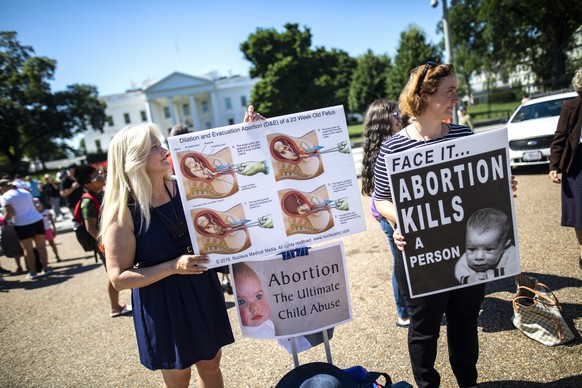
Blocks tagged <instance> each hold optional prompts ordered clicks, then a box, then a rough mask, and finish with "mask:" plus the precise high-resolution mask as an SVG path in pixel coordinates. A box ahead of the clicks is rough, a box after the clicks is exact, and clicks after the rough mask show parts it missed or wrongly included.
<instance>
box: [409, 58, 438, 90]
mask: <svg viewBox="0 0 582 388" xmlns="http://www.w3.org/2000/svg"><path fill="white" fill-rule="evenodd" d="M431 66H434V67H437V66H438V63H436V62H432V61H426V63H425V64H424V69H423V70H422V74H420V77H418V83H417V84H416V90H415V91H414V93H416V94H419V93H420V88H421V87H422V83H423V82H424V78H425V77H426V73H427V72H428V69H429V68H430V67H431Z"/></svg>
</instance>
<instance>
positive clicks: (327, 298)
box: [231, 242, 352, 346]
mask: <svg viewBox="0 0 582 388" xmlns="http://www.w3.org/2000/svg"><path fill="white" fill-rule="evenodd" d="M297 250H302V251H303V252H302V255H294V256H296V257H292V258H287V259H285V260H283V258H282V256H281V255H277V256H276V257H273V256H271V257H269V258H268V259H265V260H259V261H252V262H251V261H247V262H238V263H235V264H233V265H232V267H231V276H232V280H233V285H234V294H235V300H236V304H237V312H238V317H239V322H240V325H241V331H242V333H243V335H244V336H247V337H253V338H277V339H280V338H288V337H299V336H307V335H309V334H313V333H317V332H321V331H322V330H326V329H329V328H333V327H335V326H337V325H339V324H342V323H346V322H349V321H350V320H351V319H352V312H351V303H350V294H349V289H348V281H347V273H346V268H345V261H344V253H343V245H342V244H341V242H340V243H332V244H330V245H326V246H321V247H316V248H301V249H297ZM307 338H310V337H307ZM306 345H308V346H309V344H306ZM311 345H313V343H311Z"/></svg>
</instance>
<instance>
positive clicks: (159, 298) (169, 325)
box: [129, 195, 234, 370]
mask: <svg viewBox="0 0 582 388" xmlns="http://www.w3.org/2000/svg"><path fill="white" fill-rule="evenodd" d="M172 203H173V205H174V208H175V210H176V213H177V214H178V217H180V218H181V221H185V220H184V210H183V208H182V203H181V201H180V197H179V195H175V196H174V198H173V199H172V202H168V203H166V204H164V205H162V206H159V207H157V208H156V210H157V211H158V212H160V213H162V214H163V215H164V216H165V217H166V219H165V220H162V219H161V217H160V216H159V215H158V214H157V212H156V211H152V212H151V224H150V227H149V229H148V230H147V231H140V223H141V221H140V216H139V207H137V206H135V205H132V204H130V205H129V208H130V211H131V213H132V218H133V224H134V227H135V238H136V252H135V262H136V263H140V265H142V264H143V265H146V266H150V265H155V264H158V263H161V262H164V261H167V260H171V259H174V258H176V257H178V256H180V255H182V254H184V253H186V250H187V247H188V246H190V245H191V242H190V237H189V235H188V233H187V232H186V233H185V234H184V235H183V236H182V237H180V238H177V239H174V238H173V237H172V235H171V234H170V232H169V230H168V227H167V225H166V224H167V223H168V220H171V221H172V222H175V221H176V216H175V214H174V210H173V209H172V205H171V204H172ZM164 222H165V223H164ZM132 303H133V321H134V325H135V332H136V337H137V345H138V349H139V356H140V361H141V363H142V364H143V365H144V366H145V367H146V368H148V369H151V370H156V369H184V368H188V367H190V366H192V365H193V364H195V363H197V362H198V361H200V360H211V359H213V358H214V357H215V356H216V353H217V352H218V351H219V350H220V348H221V347H223V346H225V345H228V344H230V343H233V342H234V337H233V334H232V329H231V326H230V321H229V319H228V314H227V312H226V305H225V301H224V294H223V292H222V288H221V285H220V282H219V281H218V277H217V275H216V272H215V271H214V270H209V271H207V272H205V273H203V274H201V275H171V276H169V277H166V278H164V279H162V280H160V281H157V282H155V283H153V284H150V285H149V286H146V287H141V288H134V289H133V290H132Z"/></svg>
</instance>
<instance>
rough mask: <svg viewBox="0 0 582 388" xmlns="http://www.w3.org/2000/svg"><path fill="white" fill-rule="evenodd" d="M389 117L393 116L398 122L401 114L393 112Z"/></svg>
mask: <svg viewBox="0 0 582 388" xmlns="http://www.w3.org/2000/svg"><path fill="white" fill-rule="evenodd" d="M388 116H392V117H394V118H395V119H397V120H398V119H400V113H398V112H391V113H389V114H388Z"/></svg>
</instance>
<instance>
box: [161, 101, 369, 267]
mask: <svg viewBox="0 0 582 388" xmlns="http://www.w3.org/2000/svg"><path fill="white" fill-rule="evenodd" d="M168 141H169V145H170V151H171V153H172V160H173V163H174V168H175V171H176V177H177V181H178V184H179V185H180V196H181V200H182V204H183V206H184V210H185V212H186V223H187V225H188V230H189V233H190V238H191V240H192V244H193V248H194V252H196V253H201V254H208V255H211V264H210V265H209V267H210V268H213V267H218V266H222V265H225V264H232V263H236V262H238V261H246V260H256V259H257V258H260V257H263V256H268V255H272V254H274V253H278V252H281V251H284V250H287V249H292V248H294V247H297V246H303V245H311V244H315V243H320V242H324V241H326V240H330V239H334V238H338V237H343V236H346V235H349V234H352V233H357V232H361V231H364V230H365V229H366V226H365V222H364V215H363V210H362V201H361V199H360V193H359V189H358V180H357V176H356V171H355V166H354V159H353V156H352V150H351V146H350V140H349V135H348V131H347V124H346V119H345V114H344V110H343V107H341V106H336V107H330V108H323V109H318V110H313V111H308V112H301V113H296V114H291V115H286V116H279V117H273V118H268V119H267V120H263V121H255V122H250V123H243V124H237V125H231V126H228V127H221V128H215V129H210V130H206V131H200V132H192V133H188V134H184V135H180V136H175V137H170V138H169V139H168Z"/></svg>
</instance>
